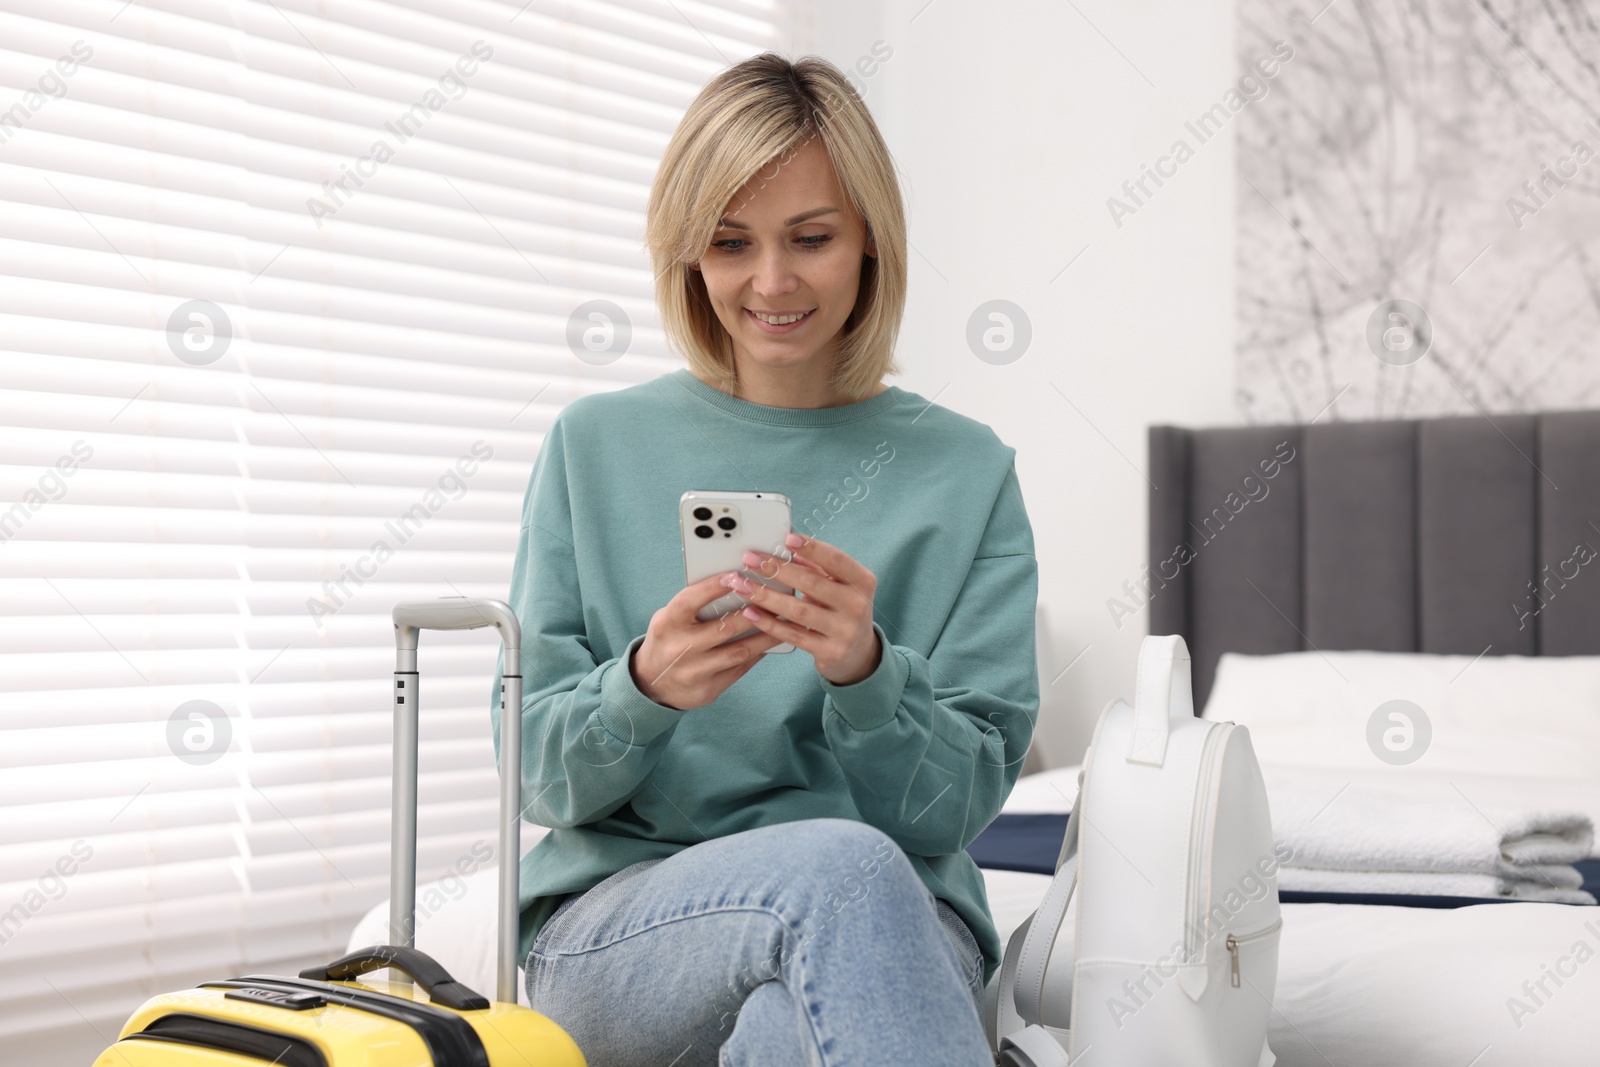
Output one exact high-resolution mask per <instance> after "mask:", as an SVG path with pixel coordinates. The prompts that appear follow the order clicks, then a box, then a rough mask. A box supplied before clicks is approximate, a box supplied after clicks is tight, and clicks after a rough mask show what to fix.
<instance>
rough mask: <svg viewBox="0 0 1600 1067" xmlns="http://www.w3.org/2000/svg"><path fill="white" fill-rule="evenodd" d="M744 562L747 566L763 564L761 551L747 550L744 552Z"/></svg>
mask: <svg viewBox="0 0 1600 1067" xmlns="http://www.w3.org/2000/svg"><path fill="white" fill-rule="evenodd" d="M744 563H745V566H747V567H759V566H761V553H759V552H746V553H745V554H744Z"/></svg>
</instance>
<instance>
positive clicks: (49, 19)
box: [0, 0, 789, 1064]
mask: <svg viewBox="0 0 1600 1067" xmlns="http://www.w3.org/2000/svg"><path fill="white" fill-rule="evenodd" d="M787 17H788V16H787V15H786V14H785V12H784V10H780V7H779V0H582V2H569V3H562V2H556V0H532V2H530V3H526V4H524V3H522V0H517V2H514V3H513V2H504V0H498V2H491V0H387V2H380V0H323V2H316V0H271V2H243V0H136V2H131V3H130V2H126V0H0V1043H4V1046H5V1047H6V1048H7V1049H8V1052H7V1054H6V1056H5V1059H6V1061H7V1062H8V1063H12V1064H19V1063H35V1062H36V1063H41V1064H43V1063H51V1064H54V1063H59V1062H68V1060H69V1059H75V1058H78V1059H81V1057H85V1056H88V1057H92V1056H93V1055H94V1054H95V1053H96V1052H97V1051H98V1050H99V1049H100V1048H102V1047H103V1046H104V1044H105V1043H107V1042H108V1041H109V1040H110V1039H111V1038H113V1037H114V1036H115V1034H116V1031H117V1029H118V1028H119V1027H120V1025H121V1023H122V1022H123V1021H124V1019H125V1018H126V1016H127V1015H128V1014H129V1013H130V1012H131V1011H132V1009H133V1008H134V1007H136V1006H137V1005H138V1003H140V1002H141V1001H142V1000H143V999H144V998H145V997H147V996H149V995H152V994H154V993H157V992H161V991H165V990H170V989H177V988H183V987H186V986H188V985H190V984H192V983H194V982H196V981H200V980H207V979H215V978H222V977H229V976H232V975H235V974H243V973H248V972H252V971H269V972H271V971H276V972H283V973H293V972H294V971H296V970H298V969H299V968H300V967H302V966H305V965H308V964H310V963H312V962H315V961H317V960H322V959H324V958H331V957H332V956H333V955H337V954H339V953H340V952H342V951H343V949H344V947H345V939H346V938H347V937H348V935H349V932H350V930H351V928H352V927H353V925H354V924H355V922H356V920H357V919H358V918H359V917H360V916H361V915H362V914H363V913H364V912H365V911H366V910H367V909H368V908H369V907H371V906H372V905H373V904H375V903H377V902H378V901H380V900H382V899H384V898H385V897H386V896H387V888H388V887H387V853H388V815H389V809H388V802H389V801H388V798H389V780H388V774H389V745H388V738H389V728H390V722H391V700H390V696H391V691H390V684H391V683H390V672H391V671H392V670H393V662H394V661H393V632H392V628H391V625H390V620H389V616H388V613H389V610H390V608H391V607H392V606H393V604H394V603H395V602H396V601H398V600H402V599H409V598H422V597H435V596H447V595H452V594H463V595H468V596H489V597H500V598H504V597H505V596H506V593H507V584H508V581H509V577H510V570H511V560H512V551H513V549H514V545H515V540H516V536H517V530H518V525H519V521H518V520H519V516H520V506H521V502H522V494H523V491H524V489H525V487H526V481H527V477H528V473H529V471H530V468H531V465H532V462H533V458H534V456H535V455H536V453H537V450H538V446H539V442H540V441H541V439H542V435H543V432H544V430H545V429H546V428H547V427H548V426H549V424H550V422H551V420H552V418H553V417H554V415H555V413H556V412H557V411H558V410H559V409H560V408H561V406H562V405H563V404H564V403H566V402H568V401H570V400H572V399H574V398H575V397H577V396H579V395H582V394H585V393H589V392H594V391H602V390H608V389H614V388H618V387H621V386H625V385H627V384H631V383H633V382H637V381H643V380H646V379H649V378H651V377H654V376H656V375H657V374H659V373H661V372H663V371H664V370H667V369H670V368H671V366H672V365H673V364H672V363H671V362H669V361H668V359H667V355H668V351H667V347H666V345H665V342H664V339H663V337H662V334H661V331H660V329H659V321H658V319H657V318H656V316H655V313H654V307H653V301H652V289H651V274H650V267H649V263H648V260H647V258H646V256H645V254H644V252H643V250H642V248H641V243H642V234H643V209H644V204H645V199H646V194H647V189H648V184H649V181H650V179H651V177H652V175H653V173H654V171H655V167H656V161H657V160H658V158H659V155H660V152H661V150H662V148H663V147H664V145H665V143H666V139H667V137H668V136H669V135H670V133H671V131H672V129H673V127H674V126H675V125H676V122H677V120H678V118H679V117H680V116H681V114H682V112H683V109H684V108H685V107H686V106H687V104H688V102H689V101H690V100H691V99H692V98H693V96H694V94H695V93H696V92H698V91H699V88H700V87H701V86H702V85H703V84H704V83H705V81H706V80H707V79H708V78H709V77H711V76H712V75H713V74H715V73H716V72H717V71H718V70H720V69H721V68H723V67H724V66H726V65H727V64H729V63H732V62H737V61H738V60H740V59H743V58H746V57H747V56H749V55H752V54H755V53H756V52H759V51H762V50H765V49H768V48H776V49H779V50H784V49H786V47H787V44H786V41H787V39H788V38H787V36H786V35H787V34H788V33H789V29H788V26H787V25H786V23H785V21H784V20H785V19H786V18H787ZM594 299H605V300H609V301H611V302H613V303H614V304H615V305H616V306H617V307H618V308H620V309H621V310H622V312H623V313H624V314H625V315H626V316H627V318H628V321H629V322H630V323H631V327H632V330H631V341H630V343H629V347H628V349H627V351H626V352H625V353H624V354H621V355H620V356H617V357H616V358H610V356H609V354H608V355H607V356H606V358H600V359H597V358H595V355H594V353H591V352H587V351H585V352H584V353H583V354H584V357H585V358H578V357H577V356H576V355H575V350H574V347H572V346H570V345H569V341H568V337H569V319H570V317H571V316H572V314H573V312H574V310H575V309H576V308H578V307H579V306H580V305H582V304H583V303H584V302H586V301H589V300H594ZM496 648H497V640H496V638H495V636H494V635H493V634H492V632H489V631H476V632H473V633H461V634H438V633H430V634H426V635H424V638H423V645H422V652H421V670H422V672H423V673H422V689H421V692H422V709H423V724H422V746H421V757H420V760H421V768H422V781H421V798H422V801H421V809H420V812H419V827H420V830H419V833H420V838H421V840H420V842H419V852H418V869H419V874H420V876H421V877H422V878H424V879H431V878H438V877H441V876H444V875H446V874H448V873H451V872H455V873H457V874H466V873H470V872H472V871H474V870H476V869H478V868H480V867H482V866H484V865H485V864H492V863H494V862H497V859H498V858H497V857H494V856H493V851H494V846H495V841H496V837H495V831H494V817H495V797H496V794H495V781H494V778H495V772H494V757H493V749H492V745H491V740H490V735H489V716H488V706H489V701H490V698H491V693H490V689H491V683H492V677H493V671H494V665H495V654H496Z"/></svg>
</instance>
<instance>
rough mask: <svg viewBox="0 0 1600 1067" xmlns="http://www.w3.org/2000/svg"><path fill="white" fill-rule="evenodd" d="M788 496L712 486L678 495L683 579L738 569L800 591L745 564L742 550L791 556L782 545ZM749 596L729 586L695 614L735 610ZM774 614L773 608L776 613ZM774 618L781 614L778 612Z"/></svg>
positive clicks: (780, 588) (705, 617) (704, 617)
mask: <svg viewBox="0 0 1600 1067" xmlns="http://www.w3.org/2000/svg"><path fill="white" fill-rule="evenodd" d="M789 522H790V515H789V498H788V497H786V496H784V495H783V494H782V493H747V492H728V491H717V490H710V489H691V490H690V491H689V492H687V493H684V494H683V496H682V497H680V498H679V499H678V527H679V530H680V531H681V532H682V534H683V575H684V584H685V585H693V584H694V583H695V582H698V581H700V580H702V579H704V578H709V577H711V576H712V575H713V574H726V573H727V572H729V571H737V572H739V573H740V574H742V575H744V576H745V577H746V578H747V579H749V580H750V581H751V582H760V583H761V584H762V585H765V586H767V587H768V588H770V589H773V590H775V591H776V592H779V593H783V594H785V595H793V596H799V595H800V594H799V593H796V592H795V590H794V589H792V588H791V587H789V586H787V585H785V584H784V583H782V582H780V581H778V580H777V579H776V578H768V577H766V576H764V575H762V574H761V572H760V571H759V570H754V569H752V568H750V567H747V566H745V563H744V554H745V553H746V552H747V551H750V550H752V549H753V550H755V551H757V552H765V553H766V554H768V555H770V556H776V557H778V558H779V559H781V560H783V561H784V562H788V561H789V560H790V559H791V558H793V553H791V552H790V551H789V547H788V546H787V545H785V544H784V543H783V542H784V538H786V537H788V536H789V533H790V531H791V529H792V528H791V526H790V525H789ZM749 603H750V601H748V600H746V599H745V598H744V597H742V596H740V595H739V594H738V593H735V592H734V591H732V590H731V589H730V590H729V591H728V593H727V595H726V596H721V597H718V598H717V599H716V600H713V601H712V602H711V603H709V604H707V605H706V606H705V607H703V608H701V609H700V611H699V613H698V614H697V615H696V618H698V619H699V620H700V621H701V622H711V621H712V620H714V619H718V618H721V617H722V616H724V615H727V614H729V613H730V612H735V611H739V610H741V609H742V608H744V607H745V606H746V605H747V604H749ZM774 614H776V613H774ZM778 618H780V619H781V618H784V616H783V615H778ZM759 630H760V628H759V627H757V626H753V625H750V626H746V627H745V629H744V630H743V631H741V632H739V633H736V634H734V635H733V636H731V637H729V638H728V639H727V641H719V642H717V643H718V644H719V645H725V644H727V643H728V641H737V640H739V639H740V638H741V637H746V636H748V635H750V634H752V633H757V632H759ZM767 651H768V652H793V651H794V646H793V645H791V644H789V643H788V642H787V641H785V642H784V643H783V644H781V645H774V646H773V647H772V648H770V649H768V650H767Z"/></svg>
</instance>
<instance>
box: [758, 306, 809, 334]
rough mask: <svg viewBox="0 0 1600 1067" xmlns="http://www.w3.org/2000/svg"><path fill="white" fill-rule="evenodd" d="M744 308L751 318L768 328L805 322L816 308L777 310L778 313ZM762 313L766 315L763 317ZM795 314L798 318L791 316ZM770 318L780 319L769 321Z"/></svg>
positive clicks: (780, 327)
mask: <svg viewBox="0 0 1600 1067" xmlns="http://www.w3.org/2000/svg"><path fill="white" fill-rule="evenodd" d="M744 310H745V314H747V315H749V316H750V317H751V318H752V319H755V320H756V322H758V323H760V324H761V325H763V326H766V327H768V328H769V329H788V328H789V327H792V326H798V325H800V324H801V323H802V322H805V321H806V320H807V319H809V318H810V317H811V316H812V315H813V314H815V313H816V310H817V309H816V308H812V309H811V310H810V311H805V312H797V311H787V312H779V313H771V312H762V313H761V314H757V313H756V312H755V311H752V310H751V309H750V308H745V309H744ZM762 315H766V316H767V318H763V317H762ZM796 315H798V316H799V317H798V318H793V316H796ZM771 319H778V320H780V321H777V322H773V321H769V320H771Z"/></svg>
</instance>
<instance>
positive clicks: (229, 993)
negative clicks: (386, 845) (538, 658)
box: [94, 597, 584, 1067]
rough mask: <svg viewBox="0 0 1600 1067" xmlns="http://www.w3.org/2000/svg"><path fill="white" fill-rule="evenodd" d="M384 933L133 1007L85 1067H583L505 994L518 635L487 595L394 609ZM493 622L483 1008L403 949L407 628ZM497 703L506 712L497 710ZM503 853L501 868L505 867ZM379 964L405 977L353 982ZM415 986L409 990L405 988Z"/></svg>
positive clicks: (409, 813)
mask: <svg viewBox="0 0 1600 1067" xmlns="http://www.w3.org/2000/svg"><path fill="white" fill-rule="evenodd" d="M393 618H394V628H395V644H396V654H397V663H396V669H395V680H394V686H395V688H394V692H395V729H394V801H393V803H394V814H393V830H392V834H391V838H390V849H391V852H390V869H389V881H390V886H389V888H390V894H391V895H390V900H389V914H390V938H391V939H392V940H393V941H394V942H395V943H394V944H393V945H374V946H372V947H371V948H365V949H361V950H360V951H358V952H353V953H351V954H350V955H348V956H345V957H343V958H342V959H339V960H336V961H334V962H333V963H331V964H329V965H328V966H326V967H313V968H310V969H308V970H305V971H301V972H300V974H299V975H298V976H297V977H293V978H290V977H283V976H278V975H246V976H245V977H243V978H233V979H229V980H227V981H218V982H205V983H202V984H201V985H200V986H198V987H196V988H194V989H186V990H183V991H181V992H177V993H163V994H161V995H159V996H156V997H152V998H151V999H150V1000H148V1001H146V1002H145V1003H144V1005H143V1006H142V1007H140V1008H139V1010H138V1011H136V1012H134V1013H133V1016H132V1018H130V1019H129V1020H128V1023H127V1025H126V1026H124V1027H123V1028H122V1033H121V1034H120V1035H119V1038H118V1041H117V1043H116V1044H115V1045H113V1046H111V1047H110V1048H108V1049H107V1050H106V1051H105V1052H103V1053H101V1055H100V1058H99V1059H97V1060H95V1064H94V1067H146V1065H161V1067H265V1065H275V1067H355V1065H360V1067H505V1065H511V1064H515V1065H518V1067H584V1059H583V1054H582V1053H581V1052H580V1051H579V1050H578V1046H577V1045H576V1044H575V1043H574V1042H573V1040H572V1039H571V1038H570V1037H568V1036H567V1035H566V1034H565V1033H563V1032H562V1030H561V1028H560V1027H558V1026H557V1025H556V1024H555V1023H553V1022H551V1021H550V1020H549V1019H547V1018H545V1017H544V1016H542V1015H540V1014H539V1013H537V1012H534V1011H530V1010H529V1009H527V1008H524V1007H522V1006H520V1005H518V1004H517V1002H516V999H517V998H516V975H517V960H516V948H517V874H518V871H517V863H516V861H515V857H517V856H519V855H520V854H521V849H520V834H519V831H520V829H521V826H520V824H521V813H520V798H519V796H518V792H519V786H520V784H521V782H522V715H521V709H522V673H521V662H520V660H521V655H522V636H521V628H520V626H519V625H518V622H517V617H516V616H515V615H514V614H513V613H512V611H511V608H510V607H509V606H508V605H506V604H505V603H504V602H503V601H499V600H479V599H469V598H466V597H443V598H441V599H439V600H425V601H411V602H406V603H401V604H397V605H395V609H394V614H393ZM480 626H494V627H497V628H498V629H499V630H500V637H501V641H502V644H503V646H504V662H503V665H502V678H503V681H502V684H501V687H500V760H501V767H500V864H499V872H500V880H499V890H500V897H499V956H498V959H497V961H496V964H497V966H496V987H497V988H496V991H495V996H496V1000H495V1002H490V1001H489V999H488V998H486V997H483V996H480V995H479V994H477V993H475V992H473V991H472V990H471V989H468V988H467V987H466V986H464V985H462V984H461V983H460V982H457V981H455V980H454V979H453V978H451V977H450V975H449V974H448V973H447V972H446V971H445V969H444V968H443V967H441V966H440V965H439V964H438V963H437V962H435V961H434V960H433V959H432V958H431V957H429V956H427V955H426V954H424V953H421V952H418V951H417V950H416V949H415V948H413V947H411V946H412V941H413V931H414V919H415V909H416V887H417V877H416V874H417V634H418V631H420V630H465V629H475V628H477V627H480ZM508 709H510V710H508ZM508 859H509V862H508ZM382 968H391V969H392V970H394V971H396V972H399V973H401V974H404V975H407V976H409V978H410V979H411V980H410V981H405V980H398V981H385V980H377V979H366V978H364V976H365V975H367V974H368V973H369V972H371V971H375V970H380V969H382ZM419 989H420V990H421V993H420V994H419V992H418V990H419Z"/></svg>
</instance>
